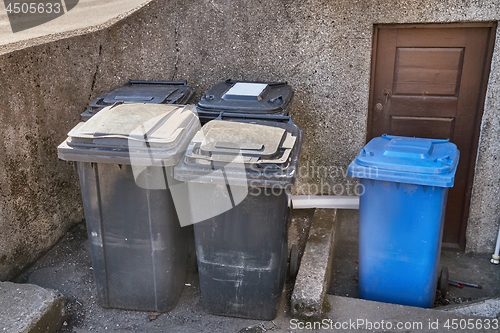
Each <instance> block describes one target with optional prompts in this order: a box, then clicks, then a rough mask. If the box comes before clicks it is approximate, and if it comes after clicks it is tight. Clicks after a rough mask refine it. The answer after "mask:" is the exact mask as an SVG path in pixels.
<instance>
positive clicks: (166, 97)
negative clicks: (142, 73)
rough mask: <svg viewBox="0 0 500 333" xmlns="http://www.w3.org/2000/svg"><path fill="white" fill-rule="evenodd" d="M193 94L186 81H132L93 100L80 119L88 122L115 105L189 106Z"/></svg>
mask: <svg viewBox="0 0 500 333" xmlns="http://www.w3.org/2000/svg"><path fill="white" fill-rule="evenodd" d="M193 94H194V92H193V90H192V89H191V88H189V87H188V85H187V83H186V81H142V80H130V81H129V82H127V83H126V84H125V85H123V86H121V87H118V88H115V89H113V90H111V91H110V92H107V93H105V94H102V95H101V96H99V97H97V98H96V99H95V100H93V101H92V102H91V103H90V105H89V108H88V109H87V110H85V111H84V112H83V113H82V114H81V115H80V119H81V120H82V121H87V120H89V119H90V118H91V117H92V116H93V115H95V114H96V113H97V112H99V111H101V110H102V109H103V108H105V107H107V106H111V105H113V104H115V103H146V104H187V103H188V102H189V100H190V99H191V97H193Z"/></svg>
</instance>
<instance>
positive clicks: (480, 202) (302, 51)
mask: <svg viewBox="0 0 500 333" xmlns="http://www.w3.org/2000/svg"><path fill="white" fill-rule="evenodd" d="M499 18H500V3H499V2H498V1H495V0H490V1H477V0H476V1H472V0H446V1H443V0H439V1H438V0H435V1H429V0H408V1H401V0H362V1H361V0H360V1H356V0H337V1H329V0H324V1H321V0H302V1H296V0H267V1H259V0H217V1H213V0H191V1H180V0H176V1H159V0H158V1H152V2H151V3H150V4H148V5H146V6H145V7H144V8H142V9H141V10H140V11H138V12H136V13H134V14H132V15H130V16H129V17H127V18H125V19H124V20H122V21H120V22H118V23H116V24H114V25H112V26H110V27H103V28H102V29H101V30H98V31H94V32H90V33H86V32H85V31H82V32H81V35H78V34H77V36H73V37H67V38H62V39H58V40H57V39H56V38H52V39H56V40H54V41H50V42H48V43H46V44H43V43H41V41H40V40H38V41H36V43H35V42H34V43H31V44H33V46H29V45H31V44H30V43H28V46H29V47H27V46H24V45H22V44H19V45H17V46H16V47H12V46H9V52H7V53H5V52H0V54H1V55H0V73H1V75H0V89H1V90H0V91H1V93H0V134H1V135H0V145H1V146H0V147H1V150H0V155H1V156H0V189H1V190H0V194H1V196H0V229H1V230H2V233H1V236H0V279H8V278H11V277H12V276H14V275H15V274H17V273H18V272H19V271H20V270H21V269H22V268H23V267H25V266H26V265H27V264H29V263H30V262H32V261H33V260H34V259H35V258H36V257H37V256H38V255H39V254H40V253H42V252H43V251H45V250H46V249H48V248H49V247H50V246H51V245H52V244H53V243H54V242H55V241H56V240H57V239H58V238H59V237H60V236H61V235H62V234H63V233H64V232H65V231H66V230H67V229H68V228H69V227H70V226H71V225H73V224H75V223H77V222H79V221H81V219H82V218H83V212H82V208H81V203H80V201H81V198H80V194H79V186H78V179H77V178H76V173H75V172H74V171H73V169H72V167H71V166H70V165H68V164H67V163H66V162H62V161H59V160H58V159H57V153H56V147H57V145H58V144H59V143H60V142H62V141H63V140H64V138H65V136H66V133H67V132H68V131H69V130H70V129H71V128H72V127H73V126H74V125H75V124H76V123H77V121H78V115H79V113H80V112H82V111H83V110H84V108H85V106H86V104H87V103H88V102H89V101H90V100H91V99H92V98H95V97H96V96H97V95H98V94H100V93H102V92H104V91H107V90H109V89H111V88H113V87H115V86H117V85H119V84H122V83H124V82H126V81H127V80H128V79H129V78H136V79H174V80H179V79H186V80H188V82H189V83H190V85H191V86H193V87H194V88H196V89H197V94H196V96H195V98H196V99H197V98H199V97H200V96H201V93H202V92H203V91H204V90H206V89H207V88H209V87H210V86H211V85H212V84H214V83H216V82H218V81H220V80H225V79H227V78H232V79H245V80H269V81H276V80H280V81H288V83H289V84H290V85H292V86H293V87H294V89H295V92H296V94H295V98H294V102H293V105H292V108H291V113H292V115H293V118H294V121H295V122H296V123H297V124H299V125H300V126H302V127H304V129H305V133H306V135H305V141H304V148H303V152H302V155H301V170H300V172H299V177H298V181H297V186H296V188H295V191H296V193H297V194H309V193H310V194H343V195H346V194H350V193H347V192H346V191H347V185H348V182H350V180H349V179H347V178H346V177H345V172H346V167H347V165H348V164H349V162H350V161H351V160H352V159H353V158H354V156H355V155H356V154H357V152H358V151H359V149H361V147H362V146H363V145H364V143H365V142H364V140H365V131H366V117H367V108H368V91H369V84H370V63H371V46H372V34H373V24H378V23H435V22H470V21H492V20H495V21H496V20H498V19H499ZM73 35H74V34H73ZM42 41H43V40H42ZM35 44H37V45H35ZM16 48H17V49H16ZM499 49H500V41H498V40H497V45H496V48H495V54H494V58H493V65H492V72H491V78H490V86H489V89H488V93H487V100H486V104H485V112H484V117H483V123H482V132H481V141H480V148H479V154H478V162H477V173H476V179H475V182H474V190H473V200H472V206H471V215H470V225H469V229H468V240H467V249H468V250H469V251H474V252H486V251H490V250H491V249H492V247H493V246H494V238H495V236H496V232H497V230H498V225H499V219H500V209H499V204H498V191H499V189H500V180H499V177H498V172H499V171H500V170H499V169H500V167H499V166H498V163H497V161H496V159H497V156H498V149H499V148H498V142H497V138H498V137H500V135H499V134H500V133H499V131H500V123H499V119H498V117H499V116H498V109H499V107H500V105H499V103H500V102H499V101H498V94H499V92H500V78H499V75H500V74H499V73H500V68H499V65H500V54H499V53H498V50H499ZM0 51H1V50H0ZM2 53H3V54H2ZM351 194H352V193H351Z"/></svg>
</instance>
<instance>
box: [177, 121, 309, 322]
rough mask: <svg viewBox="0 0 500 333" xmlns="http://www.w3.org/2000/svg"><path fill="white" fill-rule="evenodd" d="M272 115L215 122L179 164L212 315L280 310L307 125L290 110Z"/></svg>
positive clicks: (263, 315)
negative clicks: (292, 201)
mask: <svg viewBox="0 0 500 333" xmlns="http://www.w3.org/2000/svg"><path fill="white" fill-rule="evenodd" d="M270 118H273V119H274V121H270V120H255V119H235V118H231V119H230V120H218V119H216V120H213V121H210V122H209V123H207V124H206V125H205V126H203V128H202V130H201V131H199V132H198V133H197V134H196V135H195V137H194V138H193V140H192V141H191V143H190V145H189V147H188V150H187V151H186V155H185V158H184V159H183V160H181V162H179V163H178V164H177V166H176V167H175V168H174V177H175V178H176V179H177V180H179V181H186V182H187V184H188V187H189V198H190V200H189V201H190V202H189V204H190V207H191V218H192V222H193V223H194V232H195V242H196V254H197V260H198V270H199V277H200V289H201V296H202V302H203V306H204V308H205V309H206V310H207V311H208V312H210V313H213V314H217V315H223V316H235V317H243V318H251V319H258V320H271V319H273V318H275V317H276V314H277V310H278V305H279V301H280V297H281V293H282V290H283V285H284V282H285V277H286V267H287V258H288V240H287V230H288V220H287V211H288V202H289V190H290V187H291V186H292V184H293V183H294V180H295V175H296V170H297V164H298V158H299V152H300V148H301V143H302V135H303V131H302V129H301V128H299V127H298V126H296V125H295V124H294V123H292V122H291V120H290V118H289V117H270ZM283 120H285V122H283Z"/></svg>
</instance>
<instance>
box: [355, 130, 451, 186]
mask: <svg viewBox="0 0 500 333" xmlns="http://www.w3.org/2000/svg"><path fill="white" fill-rule="evenodd" d="M459 155H460V152H459V150H458V149H457V146H456V145H455V144H454V143H451V142H449V140H442V139H423V138H414V137H404V136H392V135H386V134H384V135H382V136H381V137H377V138H374V139H372V140H371V141H370V142H368V144H367V145H366V146H365V147H364V148H363V149H362V150H361V152H360V153H359V155H358V156H357V157H356V159H355V160H354V161H353V162H352V163H351V164H350V165H349V168H348V174H349V175H350V176H353V177H356V178H366V179H375V180H385V181H392V182H398V183H408V184H416V185H429V186H440V187H452V186H453V183H454V180H455V172H456V170H457V165H458V159H459Z"/></svg>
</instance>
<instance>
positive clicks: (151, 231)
mask: <svg viewBox="0 0 500 333" xmlns="http://www.w3.org/2000/svg"><path fill="white" fill-rule="evenodd" d="M77 163H78V174H79V177H80V184H81V187H82V197H83V206H84V210H85V218H86V223H87V232H88V236H89V243H90V252H91V254H92V267H93V271H94V277H95V283H96V289H97V301H98V303H99V304H100V305H101V306H103V307H105V308H120V309H129V310H141V311H158V312H164V311H169V310H170V309H171V308H172V307H173V306H174V305H175V304H176V303H177V300H178V298H179V296H180V293H181V291H182V289H183V287H184V283H185V277H186V263H187V254H188V249H187V246H188V243H187V241H186V239H187V238H188V235H187V234H186V232H187V231H188V229H186V228H181V227H180V224H179V222H178V220H177V215H176V212H175V207H174V204H173V202H172V197H171V196H170V192H169V191H168V189H167V190H158V189H153V190H151V189H144V188H140V187H138V186H137V185H136V182H135V179H134V176H133V173H132V170H131V167H130V166H129V165H122V166H121V167H119V166H118V165H116V164H105V163H96V164H93V163H87V162H77ZM171 169H172V167H170V168H165V169H164V170H163V171H164V172H171V171H172V170H171ZM173 272H174V273H173Z"/></svg>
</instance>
